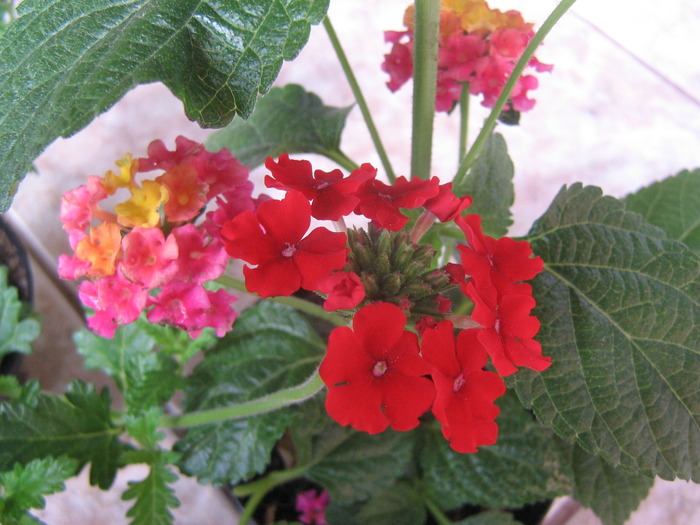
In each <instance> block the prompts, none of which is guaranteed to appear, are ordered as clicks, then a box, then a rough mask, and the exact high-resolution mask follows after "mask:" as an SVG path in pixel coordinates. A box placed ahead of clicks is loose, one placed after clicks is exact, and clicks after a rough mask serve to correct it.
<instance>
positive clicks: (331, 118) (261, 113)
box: [207, 84, 352, 168]
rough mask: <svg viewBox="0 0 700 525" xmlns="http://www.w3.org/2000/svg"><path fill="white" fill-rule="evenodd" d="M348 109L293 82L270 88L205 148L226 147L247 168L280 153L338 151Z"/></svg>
mask: <svg viewBox="0 0 700 525" xmlns="http://www.w3.org/2000/svg"><path fill="white" fill-rule="evenodd" d="M350 109H352V106H350V107H347V108H337V107H329V106H324V105H323V102H322V101H321V99H320V98H318V96H316V95H315V94H313V93H309V92H307V91H304V88H303V87H301V86H298V85H296V84H289V85H286V86H284V87H280V88H272V89H271V90H270V92H269V93H268V94H267V95H265V96H264V97H263V98H261V99H260V101H259V102H258V105H257V107H256V108H255V111H254V112H253V115H252V116H251V117H250V118H249V119H248V120H246V121H241V120H235V121H234V122H232V123H231V124H229V125H228V126H227V127H225V128H223V129H221V130H219V131H217V132H216V133H214V134H213V135H212V136H211V137H209V140H207V148H208V149H210V150H212V151H218V150H220V149H221V148H227V149H228V150H230V151H231V153H233V155H234V156H235V157H236V158H237V159H238V160H239V161H240V162H241V163H242V164H243V165H245V166H248V167H249V168H255V167H257V166H259V165H260V164H262V163H263V162H265V159H266V158H267V157H277V156H279V155H280V154H282V153H290V154H291V153H320V154H327V153H329V152H330V153H333V152H338V151H339V148H340V134H341V133H342V131H343V127H344V126H345V119H346V118H347V116H348V113H349V112H350Z"/></svg>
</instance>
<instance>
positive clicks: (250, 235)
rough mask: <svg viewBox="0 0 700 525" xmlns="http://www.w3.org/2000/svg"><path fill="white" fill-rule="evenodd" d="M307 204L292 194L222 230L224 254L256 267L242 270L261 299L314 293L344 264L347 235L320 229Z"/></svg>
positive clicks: (297, 195)
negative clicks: (313, 226) (300, 291)
mask: <svg viewBox="0 0 700 525" xmlns="http://www.w3.org/2000/svg"><path fill="white" fill-rule="evenodd" d="M310 207H311V206H310V204H309V201H308V200H307V199H306V198H305V197H304V196H303V195H302V194H301V193H299V192H296V191H291V192H289V193H287V196H286V197H285V198H284V199H283V200H281V201H277V200H270V201H266V202H263V203H262V204H261V205H260V206H259V207H258V209H257V211H256V212H252V211H244V212H242V213H240V214H239V215H237V216H236V217H235V218H234V219H233V220H231V221H229V222H227V223H226V224H225V225H224V227H223V228H222V231H221V232H222V235H223V237H224V244H225V246H226V251H227V252H228V254H229V255H231V256H232V257H236V258H238V259H242V260H244V261H246V262H248V263H250V264H253V265H257V266H256V267H255V268H252V267H250V266H246V267H244V268H243V274H244V275H245V284H246V288H247V289H248V291H250V292H255V293H257V294H258V295H260V296H261V297H272V296H275V295H291V294H292V293H294V292H296V291H297V290H298V289H299V288H305V289H307V290H314V289H315V288H316V285H317V283H318V281H319V280H320V279H322V278H324V277H325V276H326V275H328V274H329V273H330V272H332V271H333V270H338V269H340V268H342V267H343V265H345V260H346V256H347V251H348V250H347V248H346V247H345V244H346V241H347V238H346V235H345V234H344V233H339V232H331V231H329V230H327V229H326V228H322V227H321V228H316V229H315V230H313V231H312V232H311V233H310V234H309V235H307V236H306V237H304V234H305V233H306V231H307V230H308V229H309V224H310V222H311V209H310Z"/></svg>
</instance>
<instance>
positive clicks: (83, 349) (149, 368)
mask: <svg viewBox="0 0 700 525" xmlns="http://www.w3.org/2000/svg"><path fill="white" fill-rule="evenodd" d="M143 324H145V321H144V322H137V323H132V324H129V325H126V326H122V327H120V328H119V329H117V331H116V333H115V335H114V338H113V339H105V338H103V337H100V336H98V335H96V334H94V333H93V332H90V331H89V330H87V329H83V330H80V331H78V332H76V333H75V334H74V336H73V339H74V340H75V344H76V346H77V350H78V353H80V354H81V355H82V356H83V357H84V358H85V368H87V369H96V370H102V371H103V372H105V373H106V374H108V375H109V376H110V377H112V378H113V379H114V381H115V383H116V384H117V387H118V388H119V390H120V391H121V392H122V394H123V395H124V402H125V404H126V406H127V410H129V411H131V410H135V411H142V410H146V409H148V408H150V407H153V406H158V405H160V404H162V403H164V402H166V401H168V400H169V399H170V398H171V397H172V395H173V393H174V392H175V390H176V389H177V388H178V387H179V386H181V382H182V378H181V377H180V375H179V371H178V365H177V362H176V361H175V360H174V359H173V358H171V357H170V356H167V355H165V354H163V353H160V352H155V351H154V347H155V340H154V339H153V338H152V337H151V336H149V335H148V334H147V333H146V332H145V331H144V330H142V326H143Z"/></svg>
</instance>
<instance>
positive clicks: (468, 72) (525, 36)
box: [382, 0, 552, 112]
mask: <svg viewBox="0 0 700 525" xmlns="http://www.w3.org/2000/svg"><path fill="white" fill-rule="evenodd" d="M441 4H442V5H441V12H440V41H439V51H438V73H437V75H438V76H437V95H436V100H435V109H436V111H448V112H449V111H451V110H452V109H453V108H454V106H455V104H456V103H457V101H458V100H459V99H460V96H461V93H462V90H463V89H465V87H466V88H467V89H469V92H470V93H471V94H472V95H482V96H483V100H482V105H483V106H486V107H489V108H490V107H493V106H494V105H495V102H496V99H497V98H498V96H499V95H500V94H501V91H502V90H503V86H504V85H505V83H506V82H507V81H508V78H509V77H510V74H511V72H512V71H513V68H514V67H515V63H516V62H517V61H518V59H519V58H520V56H521V55H522V53H523V51H524V50H525V48H526V47H527V45H528V43H529V42H530V40H531V39H532V37H533V36H534V34H535V32H534V30H533V26H532V24H530V23H527V22H525V21H524V19H523V17H522V15H521V14H520V13H519V12H518V11H507V12H502V11H500V10H498V9H491V8H490V7H489V6H488V4H487V3H486V0H442V1H441ZM404 25H405V26H406V28H407V29H406V30H404V31H386V32H385V33H384V38H385V40H386V41H387V42H388V43H390V44H391V45H392V47H391V51H390V52H389V53H388V54H387V55H386V56H385V61H384V64H383V65H382V69H383V70H384V71H385V72H387V73H388V74H389V82H388V83H387V85H388V87H389V89H391V91H396V90H398V89H399V88H400V87H401V86H403V85H404V84H405V83H406V82H407V81H408V80H409V79H410V78H411V77H412V76H413V5H411V6H409V7H408V9H407V10H406V13H405V15H404ZM528 68H529V69H530V70H534V71H536V72H543V71H551V69H552V66H551V65H548V64H543V63H542V62H540V61H539V60H537V59H536V58H534V57H533V58H532V59H531V60H530V62H529V64H528ZM537 86H538V80H537V78H536V77H535V76H534V75H532V74H526V75H522V76H521V77H520V78H519V79H518V82H517V84H516V86H515V88H514V89H513V92H512V93H511V96H510V100H509V103H508V104H507V105H506V107H505V109H512V110H515V111H528V110H530V109H532V107H533V106H534V105H535V100H534V99H532V98H530V97H529V92H530V91H532V90H533V89H535V88H537Z"/></svg>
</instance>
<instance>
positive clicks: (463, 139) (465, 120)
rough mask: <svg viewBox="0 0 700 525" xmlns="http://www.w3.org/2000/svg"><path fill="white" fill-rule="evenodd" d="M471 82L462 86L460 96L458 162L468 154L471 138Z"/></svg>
mask: <svg viewBox="0 0 700 525" xmlns="http://www.w3.org/2000/svg"><path fill="white" fill-rule="evenodd" d="M469 97H470V94H469V82H465V83H463V84H462V93H460V95H459V158H458V159H457V160H458V162H459V161H461V160H462V158H464V155H466V153H467V141H468V138H469Z"/></svg>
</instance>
